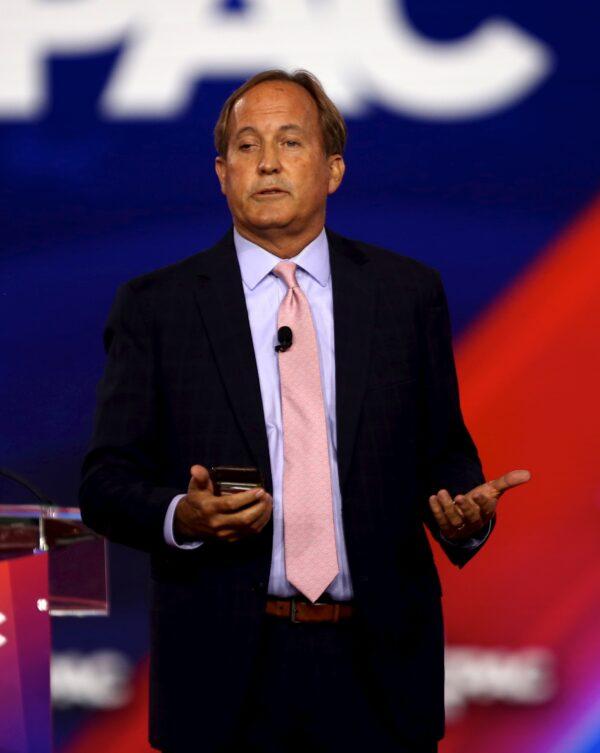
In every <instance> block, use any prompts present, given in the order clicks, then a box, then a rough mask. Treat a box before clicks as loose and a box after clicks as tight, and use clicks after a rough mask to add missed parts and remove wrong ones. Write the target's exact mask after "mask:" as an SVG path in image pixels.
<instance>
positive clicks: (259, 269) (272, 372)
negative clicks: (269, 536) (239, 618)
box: [164, 229, 489, 601]
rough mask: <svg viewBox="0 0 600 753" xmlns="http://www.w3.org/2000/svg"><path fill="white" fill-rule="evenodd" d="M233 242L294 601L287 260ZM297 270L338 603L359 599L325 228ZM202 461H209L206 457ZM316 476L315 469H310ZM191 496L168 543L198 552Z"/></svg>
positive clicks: (280, 554)
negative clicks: (281, 316) (345, 504)
mask: <svg viewBox="0 0 600 753" xmlns="http://www.w3.org/2000/svg"><path fill="white" fill-rule="evenodd" d="M234 243H235V250H236V253H237V258H238V262H239V266H240V271H241V275H242V281H243V288H244V296H245V299H246V306H247V308H248V319H249V321H250V330H251V333H252V342H253V344H254V354H255V357H256V365H257V368H258V378H259V382H260V392H261V397H262V404H263V411H264V415H265V423H266V429H267V439H268V443H269V458H270V461H271V475H272V479H273V555H272V559H271V573H270V577H269V585H268V592H269V594H271V595H274V596H283V597H287V596H293V595H295V594H297V593H298V590H297V589H296V588H294V586H292V585H291V584H290V583H289V582H288V580H287V578H286V577H285V557H284V539H283V504H282V484H283V425H282V417H281V395H280V389H279V362H278V355H277V353H276V352H275V345H276V344H277V314H278V311H279V305H280V303H281V301H282V300H283V298H284V296H285V295H286V293H287V286H286V284H285V282H284V281H283V280H281V279H279V278H278V277H277V276H276V275H274V274H273V269H274V267H275V266H276V265H277V264H279V262H280V261H281V259H280V258H279V257H278V256H275V255H274V254H271V253H270V252H269V251H266V250H265V249H264V248H261V247H260V246H257V245H256V244H255V243H252V242H251V241H249V240H247V239H246V238H244V237H243V236H241V235H240V234H239V233H238V232H237V231H236V230H234ZM290 261H293V262H294V263H295V264H296V265H297V270H296V279H297V281H298V285H299V286H300V287H301V288H302V291H303V292H304V294H305V295H306V297H307V299H308V302H309V304H310V308H311V312H312V317H313V321H314V324H315V329H316V333H317V343H318V348H319V362H320V367H321V380H322V386H323V396H324V399H325V415H326V419H327V431H328V438H329V465H330V468H331V485H332V490H331V491H332V497H333V520H334V526H335V538H336V545H337V553H338V565H339V573H338V575H337V576H336V577H335V578H334V580H333V581H332V582H331V585H330V586H329V587H328V588H327V590H326V593H327V594H328V595H329V596H331V597H332V598H333V599H335V600H336V601H346V600H349V599H351V598H352V597H353V591H352V583H351V580H350V570H349V566H348V557H347V553H346V543H345V541H344V531H343V526H342V497H341V492H340V482H339V474H338V462H337V425H336V412H335V405H336V399H335V343H334V332H333V292H332V286H331V270H330V265H329V247H328V243H327V236H326V234H325V229H323V230H322V231H321V232H320V233H319V235H318V236H317V237H316V238H315V239H314V240H313V241H312V242H311V243H309V244H308V246H306V247H305V248H304V249H303V250H302V251H301V252H300V253H299V254H298V255H297V256H294V257H293V259H290ZM199 462H202V459H201V458H200V459H199ZM307 472H310V469H307ZM183 496H185V495H183V494H180V495H177V496H176V497H174V498H173V500H172V501H171V504H170V505H169V508H168V510H167V514H166V516H165V522H164V537H165V541H166V542H167V543H168V544H170V545H171V546H175V547H178V548H181V549H194V548H196V547H199V546H201V545H202V542H192V543H185V544H179V543H177V542H176V541H175V538H174V535H173V520H174V517H175V508H176V507H177V504H178V502H179V501H180V500H181V499H182V497H183ZM488 533H489V527H488V531H487V532H486V533H485V534H484V535H483V536H482V537H481V539H480V538H476V539H470V540H469V541H467V542H464V543H463V544H462V546H477V545H479V544H480V543H481V541H482V540H484V539H485V538H486V537H487V534H488Z"/></svg>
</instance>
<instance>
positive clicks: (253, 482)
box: [208, 465, 264, 497]
mask: <svg viewBox="0 0 600 753" xmlns="http://www.w3.org/2000/svg"><path fill="white" fill-rule="evenodd" d="M208 473H209V475H210V478H211V481H212V482H213V488H214V490H215V496H217V497H220V496H221V495H222V494H237V492H247V491H248V490H249V489H259V488H261V487H263V488H264V484H263V480H262V476H261V473H260V471H259V470H258V468H247V467H245V466H238V465H211V467H210V468H209V469H208Z"/></svg>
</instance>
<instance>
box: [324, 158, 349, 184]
mask: <svg viewBox="0 0 600 753" xmlns="http://www.w3.org/2000/svg"><path fill="white" fill-rule="evenodd" d="M327 165H328V167H329V185H328V187H327V193H328V194H332V193H335V192H336V191H337V190H338V188H339V186H340V183H341V182H342V178H343V177H344V173H345V172H346V163H345V162H344V158H343V157H342V155H341V154H332V155H330V156H329V157H327Z"/></svg>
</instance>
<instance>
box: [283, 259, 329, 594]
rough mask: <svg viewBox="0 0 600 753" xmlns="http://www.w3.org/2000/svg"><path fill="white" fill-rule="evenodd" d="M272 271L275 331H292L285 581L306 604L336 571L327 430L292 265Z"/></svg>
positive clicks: (311, 332) (307, 318)
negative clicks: (281, 289) (276, 291)
mask: <svg viewBox="0 0 600 753" xmlns="http://www.w3.org/2000/svg"><path fill="white" fill-rule="evenodd" d="M273 272H274V273H275V274H276V275H277V276H278V277H279V278H281V279H282V280H283V281H284V282H285V283H286V285H287V286H288V292H287V294H286V296H285V298H284V299H283V301H282V302H281V306H280V307H279V315H278V319H277V327H278V328H279V327H284V326H287V327H289V328H290V329H291V330H292V345H291V347H290V348H289V349H288V350H285V351H280V353H279V377H280V383H281V409H282V414H283V531H284V545H285V569H286V577H287V579H288V580H289V582H290V583H292V585H294V586H295V587H296V588H297V589H298V590H299V591H301V592H302V593H303V594H304V595H305V596H306V597H307V598H309V599H310V600H311V601H312V602H314V601H316V600H317V599H318V598H319V596H321V594H322V593H323V591H325V589H326V588H327V587H328V586H329V584H330V583H331V581H332V580H333V579H334V578H335V576H336V575H337V573H338V570H339V568H338V561H337V552H336V546H335V531H334V526H333V500H332V494H331V471H330V468H329V452H328V445H327V426H326V423H325V407H324V401H323V390H322V387H321V371H320V368H319V354H318V350H317V338H316V334H315V328H314V325H313V321H312V316H311V313H310V305H309V303H308V300H307V299H306V296H305V295H304V293H303V292H302V290H301V289H300V288H299V287H298V283H297V282H296V264H294V263H293V262H279V264H278V265H277V266H276V267H275V269H274V270H273Z"/></svg>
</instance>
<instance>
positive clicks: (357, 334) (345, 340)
mask: <svg viewBox="0 0 600 753" xmlns="http://www.w3.org/2000/svg"><path fill="white" fill-rule="evenodd" d="M327 238H328V241H329V256H330V261H331V281H332V288H333V327H334V337H335V382H336V418H337V442H338V472H339V476H340V488H341V489H342V493H343V489H344V483H345V480H346V478H347V475H348V471H349V470H350V461H351V459H352V450H353V447H354V441H355V438H356V432H357V428H358V418H359V415H360V410H361V406H362V401H363V396H364V392H365V387H366V381H367V374H368V368H369V353H370V345H371V333H372V330H373V323H374V315H375V291H374V283H373V281H372V279H371V275H370V274H369V264H368V261H369V260H368V257H367V255H366V254H365V253H364V252H363V251H361V250H360V249H359V248H357V246H355V245H354V244H353V243H351V242H350V241H348V240H346V239H345V238H342V237H341V236H339V235H337V234H336V233H332V232H331V231H330V230H327Z"/></svg>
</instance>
